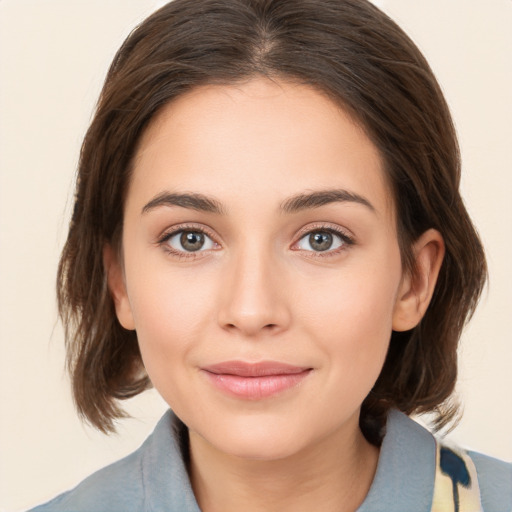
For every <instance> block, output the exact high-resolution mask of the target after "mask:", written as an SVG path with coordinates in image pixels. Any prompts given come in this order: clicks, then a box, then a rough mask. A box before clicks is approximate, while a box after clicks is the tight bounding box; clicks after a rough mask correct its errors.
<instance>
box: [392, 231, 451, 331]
mask: <svg viewBox="0 0 512 512" xmlns="http://www.w3.org/2000/svg"><path fill="white" fill-rule="evenodd" d="M444 252H445V248H444V241H443V237H442V236H441V233H439V231H437V230H435V229H429V230H427V231H425V233H423V234H422V235H421V236H420V237H419V239H418V240H417V241H416V242H415V243H414V245H413V255H414V265H415V266H414V269H413V271H412V273H411V272H408V273H407V274H406V275H404V277H403V278H402V282H401V284H400V288H399V290H398V294H397V299H396V302H395V308H394V311H393V330H394V331H408V330H409V329H413V328H414V327H416V326H417V325H418V324H419V323H420V320H421V319H422V318H423V315H424V314H425V311H427V308H428V305H429V304H430V300H431V299H432V295H433V293H434V289H435V286H436V282H437V277H438V276H439V270H440V269H441V264H442V263H443V257H444Z"/></svg>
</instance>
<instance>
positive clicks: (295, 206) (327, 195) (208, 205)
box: [142, 189, 376, 215]
mask: <svg viewBox="0 0 512 512" xmlns="http://www.w3.org/2000/svg"><path fill="white" fill-rule="evenodd" d="M330 203H356V204H360V205H363V206H365V207H366V208H368V209H369V210H371V211H372V212H374V213H375V212H376V210H375V207H374V206H373V205H372V204H371V203H370V201H368V199H366V198H364V197H363V196H361V195H359V194H355V193H354V192H349V191H348V190H343V189H329V190H318V191H315V192H310V193H302V194H298V195H296V196H292V197H290V198H288V199H286V200H285V201H284V202H283V203H281V205H280V208H281V211H283V212H284V213H297V212H299V211H303V210H308V209H313V208H319V207H321V206H324V205H327V204H330ZM160 206H180V207H181V208H188V209H191V210H197V211H201V212H208V213H215V214H218V215H225V213H226V210H225V208H224V207H223V205H222V203H221V202H220V201H218V200H217V199H215V198H213V197H208V196H206V195H204V194H199V193H180V194H178V193H171V192H162V193H161V194H158V195H157V196H156V197H154V198H153V199H152V200H151V201H149V203H147V204H146V205H145V206H144V207H143V208H142V213H143V214H144V213H147V212H149V211H151V210H154V209H155V208H158V207H160Z"/></svg>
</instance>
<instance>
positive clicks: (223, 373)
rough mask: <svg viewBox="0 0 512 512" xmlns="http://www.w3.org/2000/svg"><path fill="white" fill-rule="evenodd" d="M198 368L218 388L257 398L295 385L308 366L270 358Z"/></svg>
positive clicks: (235, 394) (244, 397)
mask: <svg viewBox="0 0 512 512" xmlns="http://www.w3.org/2000/svg"><path fill="white" fill-rule="evenodd" d="M201 370H202V371H203V372H204V374H205V375H206V377H207V378H208V379H209V381H210V382H211V383H212V384H213V385H214V386H215V387H217V388H218V389H220V390H221V391H224V392H225V393H227V394H229V395H232V396H235V397H238V398H243V399H246V400H260V399H263V398H267V397H270V396H273V395H276V394H278V393H281V392H283V391H285V390H287V389H290V388H292V387H294V386H296V385H297V384H299V383H300V382H302V381H303V380H304V379H305V378H306V377H307V376H308V375H309V374H310V372H311V370H312V369H311V368H305V367H299V366H292V365H289V364H284V363H279V362H274V361H264V362H261V363H246V362H244V361H226V362H223V363H219V364H214V365H211V366H206V367H204V368H201Z"/></svg>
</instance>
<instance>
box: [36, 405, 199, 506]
mask: <svg viewBox="0 0 512 512" xmlns="http://www.w3.org/2000/svg"><path fill="white" fill-rule="evenodd" d="M175 425H176V417H175V416H174V415H173V413H172V412H171V411H168V412H167V413H166V414H165V415H164V416H163V418H162V419H161V420H160V421H159V423H158V424H157V426H156V428H155V430H154V432H153V433H152V434H151V435H150V436H149V437H148V438H147V439H146V441H145V442H144V444H143V445H142V446H141V447H140V448H139V449H138V450H137V451H135V452H134V453H132V454H131V455H129V456H128V457H125V458H124V459H121V460H120V461H118V462H115V463H114V464H111V465H110V466H107V467H105V468H103V469H100V470H99V471H97V472H96V473H94V474H92V475H91V476H89V477H88V478H86V479H85V480H84V481H83V482H82V483H80V484H79V485H78V486H77V487H75V488H74V489H72V490H70V491H68V492H65V493H64V494H61V495H60V496H57V497H56V498H55V499H53V500H52V501H50V502H48V503H45V504H44V505H40V506H38V507H36V508H35V509H32V510H31V511H30V512H92V511H94V512H132V511H133V512H141V511H143V510H152V511H154V512H160V511H162V512H163V511H168V510H179V511H180V512H199V508H198V507H197V503H196V501H195V499H194V495H193V492H192V489H191V486H190V482H189V479H188V475H187V471H186V468H185V463H184V461H183V459H182V457H181V451H180V446H179V444H180V443H179V440H178V438H177V436H176V435H175Z"/></svg>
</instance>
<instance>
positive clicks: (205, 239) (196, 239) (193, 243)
mask: <svg viewBox="0 0 512 512" xmlns="http://www.w3.org/2000/svg"><path fill="white" fill-rule="evenodd" d="M162 242H163V243H165V244H166V245H168V246H169V248H170V249H171V250H172V251H173V252H185V253H186V252H199V251H207V250H209V249H213V248H214V247H215V245H216V244H215V242H214V241H213V240H212V239H211V238H210V237H209V236H208V235H206V233H203V232H202V231H198V230H184V229H182V230H180V231H175V232H174V233H171V234H169V235H167V236H166V238H165V239H164V240H162Z"/></svg>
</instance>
